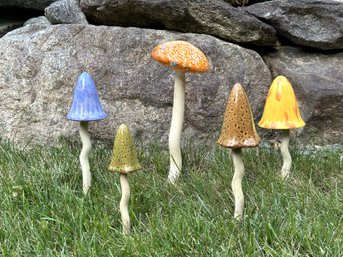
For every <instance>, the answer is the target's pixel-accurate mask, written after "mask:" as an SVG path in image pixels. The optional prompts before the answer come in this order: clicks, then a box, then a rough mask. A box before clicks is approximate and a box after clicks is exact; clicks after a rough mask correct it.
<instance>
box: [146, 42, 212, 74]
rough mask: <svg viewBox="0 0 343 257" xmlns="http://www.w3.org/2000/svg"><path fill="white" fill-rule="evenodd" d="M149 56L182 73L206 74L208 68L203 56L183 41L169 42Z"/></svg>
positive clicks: (155, 49)
mask: <svg viewBox="0 0 343 257" xmlns="http://www.w3.org/2000/svg"><path fill="white" fill-rule="evenodd" d="M151 55H152V58H153V59H154V60H155V61H157V62H159V63H161V64H163V65H165V66H169V67H172V68H173V69H175V70H181V71H183V72H206V71H208V69H209V67H210V65H209V62H208V60H207V58H206V56H205V54H204V53H203V52H202V51H201V50H199V49H198V48H196V47H195V46H194V45H192V44H191V43H188V42H185V41H171V42H167V43H164V44H162V45H159V46H157V47H155V48H154V50H153V51H152V54H151Z"/></svg>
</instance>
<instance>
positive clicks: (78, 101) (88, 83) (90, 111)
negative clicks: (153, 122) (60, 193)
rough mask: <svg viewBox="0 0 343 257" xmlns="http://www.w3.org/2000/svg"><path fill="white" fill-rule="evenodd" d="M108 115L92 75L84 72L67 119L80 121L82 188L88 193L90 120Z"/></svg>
mask: <svg viewBox="0 0 343 257" xmlns="http://www.w3.org/2000/svg"><path fill="white" fill-rule="evenodd" d="M106 117H107V115H106V113H105V112H104V110H103V109H102V107H101V104H100V100H99V96H98V93H97V91H96V87H95V83H94V81H93V79H92V77H91V76H90V75H89V74H88V73H87V72H83V73H82V74H81V75H80V76H79V78H78V80H77V83H76V87H75V91H74V97H73V102H72V105H71V108H70V111H69V113H68V115H67V119H69V120H73V121H80V137H81V141H82V150H81V153H80V164H81V170H82V189H83V193H84V194H87V193H88V190H89V188H90V186H91V172H90V167H89V160H88V155H89V152H90V150H91V148H92V146H91V140H90V136H89V133H88V122H89V121H95V120H102V119H105V118H106Z"/></svg>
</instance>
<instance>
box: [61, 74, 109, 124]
mask: <svg viewBox="0 0 343 257" xmlns="http://www.w3.org/2000/svg"><path fill="white" fill-rule="evenodd" d="M106 117H107V114H106V113H105V112H104V110H103V109H102V107H101V104H100V100H99V96H98V93H97V91H96V88H95V83H94V80H93V79H92V77H91V76H90V75H89V74H88V73H87V72H83V73H82V74H81V75H80V76H79V78H78V80H77V83H76V87H75V91H74V98H73V103H72V105H71V108H70V111H69V113H68V115H67V119H68V120H75V121H92V120H102V119H105V118H106Z"/></svg>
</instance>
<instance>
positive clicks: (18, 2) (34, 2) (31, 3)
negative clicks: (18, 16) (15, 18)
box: [0, 0, 57, 11]
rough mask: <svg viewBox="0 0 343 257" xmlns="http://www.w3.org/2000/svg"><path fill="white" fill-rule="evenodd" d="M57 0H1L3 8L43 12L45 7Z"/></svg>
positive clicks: (0, 5)
mask: <svg viewBox="0 0 343 257" xmlns="http://www.w3.org/2000/svg"><path fill="white" fill-rule="evenodd" d="M55 1H57V0H0V8H1V7H6V8H7V7H17V8H27V9H35V10H40V11H43V10H44V8H45V7H47V6H49V5H50V4H51V3H53V2H55Z"/></svg>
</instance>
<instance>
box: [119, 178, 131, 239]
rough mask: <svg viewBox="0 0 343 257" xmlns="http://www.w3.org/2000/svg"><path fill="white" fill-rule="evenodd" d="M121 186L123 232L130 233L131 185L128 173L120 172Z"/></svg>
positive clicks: (120, 207)
mask: <svg viewBox="0 0 343 257" xmlns="http://www.w3.org/2000/svg"><path fill="white" fill-rule="evenodd" d="M120 186H121V200H120V204H119V209H120V214H121V221H122V224H123V233H124V234H128V233H129V232H130V216H129V208H128V204H129V199H130V186H129V181H128V179H127V175H126V174H120Z"/></svg>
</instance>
